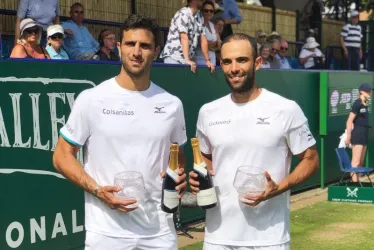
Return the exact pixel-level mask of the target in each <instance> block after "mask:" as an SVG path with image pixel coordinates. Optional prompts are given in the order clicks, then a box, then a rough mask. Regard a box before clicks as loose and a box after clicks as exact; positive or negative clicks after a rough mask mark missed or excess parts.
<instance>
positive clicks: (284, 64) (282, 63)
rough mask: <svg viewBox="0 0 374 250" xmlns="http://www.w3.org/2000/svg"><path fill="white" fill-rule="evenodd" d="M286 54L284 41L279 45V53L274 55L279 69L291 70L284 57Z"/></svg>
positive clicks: (286, 44)
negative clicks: (278, 63)
mask: <svg viewBox="0 0 374 250" xmlns="http://www.w3.org/2000/svg"><path fill="white" fill-rule="evenodd" d="M287 52H288V43H287V41H286V40H282V41H281V44H280V50H279V53H278V54H277V55H276V57H277V59H278V60H279V62H280V69H292V67H291V65H290V63H289V62H288V60H287V58H286V56H287Z"/></svg>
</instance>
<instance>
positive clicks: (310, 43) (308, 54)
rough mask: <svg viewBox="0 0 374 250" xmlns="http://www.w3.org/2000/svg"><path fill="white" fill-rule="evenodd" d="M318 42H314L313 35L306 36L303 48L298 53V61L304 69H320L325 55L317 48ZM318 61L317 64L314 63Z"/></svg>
mask: <svg viewBox="0 0 374 250" xmlns="http://www.w3.org/2000/svg"><path fill="white" fill-rule="evenodd" d="M318 46H319V43H317V42H316V39H315V38H314V37H308V38H307V39H306V43H305V45H304V48H303V49H302V50H301V52H300V55H299V61H300V64H301V65H304V68H306V69H320V68H321V67H322V65H323V62H324V60H325V56H324V55H323V54H322V52H321V51H320V50H319V49H318V48H317V47H318ZM316 62H318V64H316Z"/></svg>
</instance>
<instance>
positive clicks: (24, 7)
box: [14, 0, 60, 43]
mask: <svg viewBox="0 0 374 250" xmlns="http://www.w3.org/2000/svg"><path fill="white" fill-rule="evenodd" d="M18 2H19V4H18V10H17V20H16V27H15V29H14V30H15V43H18V42H19V38H20V31H21V28H20V24H21V22H22V20H24V19H25V18H31V19H33V20H35V22H37V23H39V24H40V26H41V27H42V28H43V30H47V27H48V26H49V25H51V24H52V23H54V24H59V23H60V19H59V5H58V2H59V0H48V1H46V0H32V1H31V0H19V1H18Z"/></svg>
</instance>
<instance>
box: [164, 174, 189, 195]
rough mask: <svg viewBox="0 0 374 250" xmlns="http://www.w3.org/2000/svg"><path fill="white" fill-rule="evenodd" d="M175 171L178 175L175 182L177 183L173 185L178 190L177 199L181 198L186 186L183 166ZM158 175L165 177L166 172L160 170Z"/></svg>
mask: <svg viewBox="0 0 374 250" xmlns="http://www.w3.org/2000/svg"><path fill="white" fill-rule="evenodd" d="M177 173H178V175H179V177H178V178H177V184H179V185H178V186H176V187H175V190H177V191H179V194H178V199H181V198H182V197H183V195H184V193H185V192H186V187H187V181H186V176H187V175H186V174H185V173H184V168H179V169H178V172H177ZM160 176H161V178H165V176H166V173H165V172H161V173H160Z"/></svg>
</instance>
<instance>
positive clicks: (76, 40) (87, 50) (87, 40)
mask: <svg viewBox="0 0 374 250" xmlns="http://www.w3.org/2000/svg"><path fill="white" fill-rule="evenodd" d="M62 27H64V29H65V30H66V29H69V30H71V31H72V32H73V35H68V36H66V38H65V40H64V48H65V50H66V51H67V52H68V54H69V56H70V58H71V59H75V60H80V59H91V58H88V57H89V56H84V55H87V54H92V56H93V55H94V54H95V53H96V52H97V51H98V50H99V48H100V45H99V43H98V42H97V41H96V40H95V39H94V38H93V37H92V35H91V33H90V32H89V31H88V29H87V28H86V27H85V26H84V25H83V24H82V25H81V26H78V25H77V24H76V23H74V22H73V21H72V20H69V21H67V22H64V23H62Z"/></svg>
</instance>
